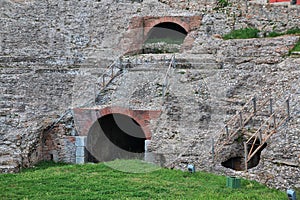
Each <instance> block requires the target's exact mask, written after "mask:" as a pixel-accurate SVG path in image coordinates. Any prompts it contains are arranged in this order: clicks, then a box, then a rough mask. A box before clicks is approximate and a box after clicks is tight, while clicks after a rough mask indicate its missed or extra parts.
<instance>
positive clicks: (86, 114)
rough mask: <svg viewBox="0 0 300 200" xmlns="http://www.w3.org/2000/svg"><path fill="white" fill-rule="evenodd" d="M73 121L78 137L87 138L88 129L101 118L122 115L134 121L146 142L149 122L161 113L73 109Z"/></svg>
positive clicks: (126, 109) (124, 109)
mask: <svg viewBox="0 0 300 200" xmlns="http://www.w3.org/2000/svg"><path fill="white" fill-rule="evenodd" d="M73 112H74V121H75V125H76V128H77V131H78V135H79V136H87V135H88V133H89V130H90V128H91V127H92V126H93V124H94V123H95V122H96V121H97V120H98V119H99V118H101V117H104V116H106V115H109V114H116V113H118V114H123V115H126V116H128V117H131V118H132V119H134V120H135V121H136V122H137V123H138V124H139V125H140V126H141V128H142V130H143V132H144V134H145V137H146V139H147V140H150V139H151V135H152V134H151V130H150V120H151V119H157V118H158V117H159V115H160V113H161V111H150V110H131V109H128V108H122V107H106V108H103V109H92V108H91V109H88V108H86V109H80V108H76V109H73Z"/></svg>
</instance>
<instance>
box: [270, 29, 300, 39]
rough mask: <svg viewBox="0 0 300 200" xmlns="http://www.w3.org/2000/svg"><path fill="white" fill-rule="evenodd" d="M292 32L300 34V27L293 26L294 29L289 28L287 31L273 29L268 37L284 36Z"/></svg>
mask: <svg viewBox="0 0 300 200" xmlns="http://www.w3.org/2000/svg"><path fill="white" fill-rule="evenodd" d="M291 34H295V35H298V34H300V28H292V29H289V30H287V31H286V32H281V33H280V32H276V31H272V32H270V33H268V34H267V37H278V36H282V35H291Z"/></svg>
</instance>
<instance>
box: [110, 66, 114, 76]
mask: <svg viewBox="0 0 300 200" xmlns="http://www.w3.org/2000/svg"><path fill="white" fill-rule="evenodd" d="M113 77H114V65H112V66H111V78H113Z"/></svg>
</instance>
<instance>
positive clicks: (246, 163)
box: [244, 142, 248, 171]
mask: <svg viewBox="0 0 300 200" xmlns="http://www.w3.org/2000/svg"><path fill="white" fill-rule="evenodd" d="M244 151H245V152H244V153H245V171H248V149H247V143H246V142H244Z"/></svg>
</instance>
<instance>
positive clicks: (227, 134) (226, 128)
mask: <svg viewBox="0 0 300 200" xmlns="http://www.w3.org/2000/svg"><path fill="white" fill-rule="evenodd" d="M225 131H226V138H227V139H228V138H229V130H228V125H227V124H226V125H225Z"/></svg>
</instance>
